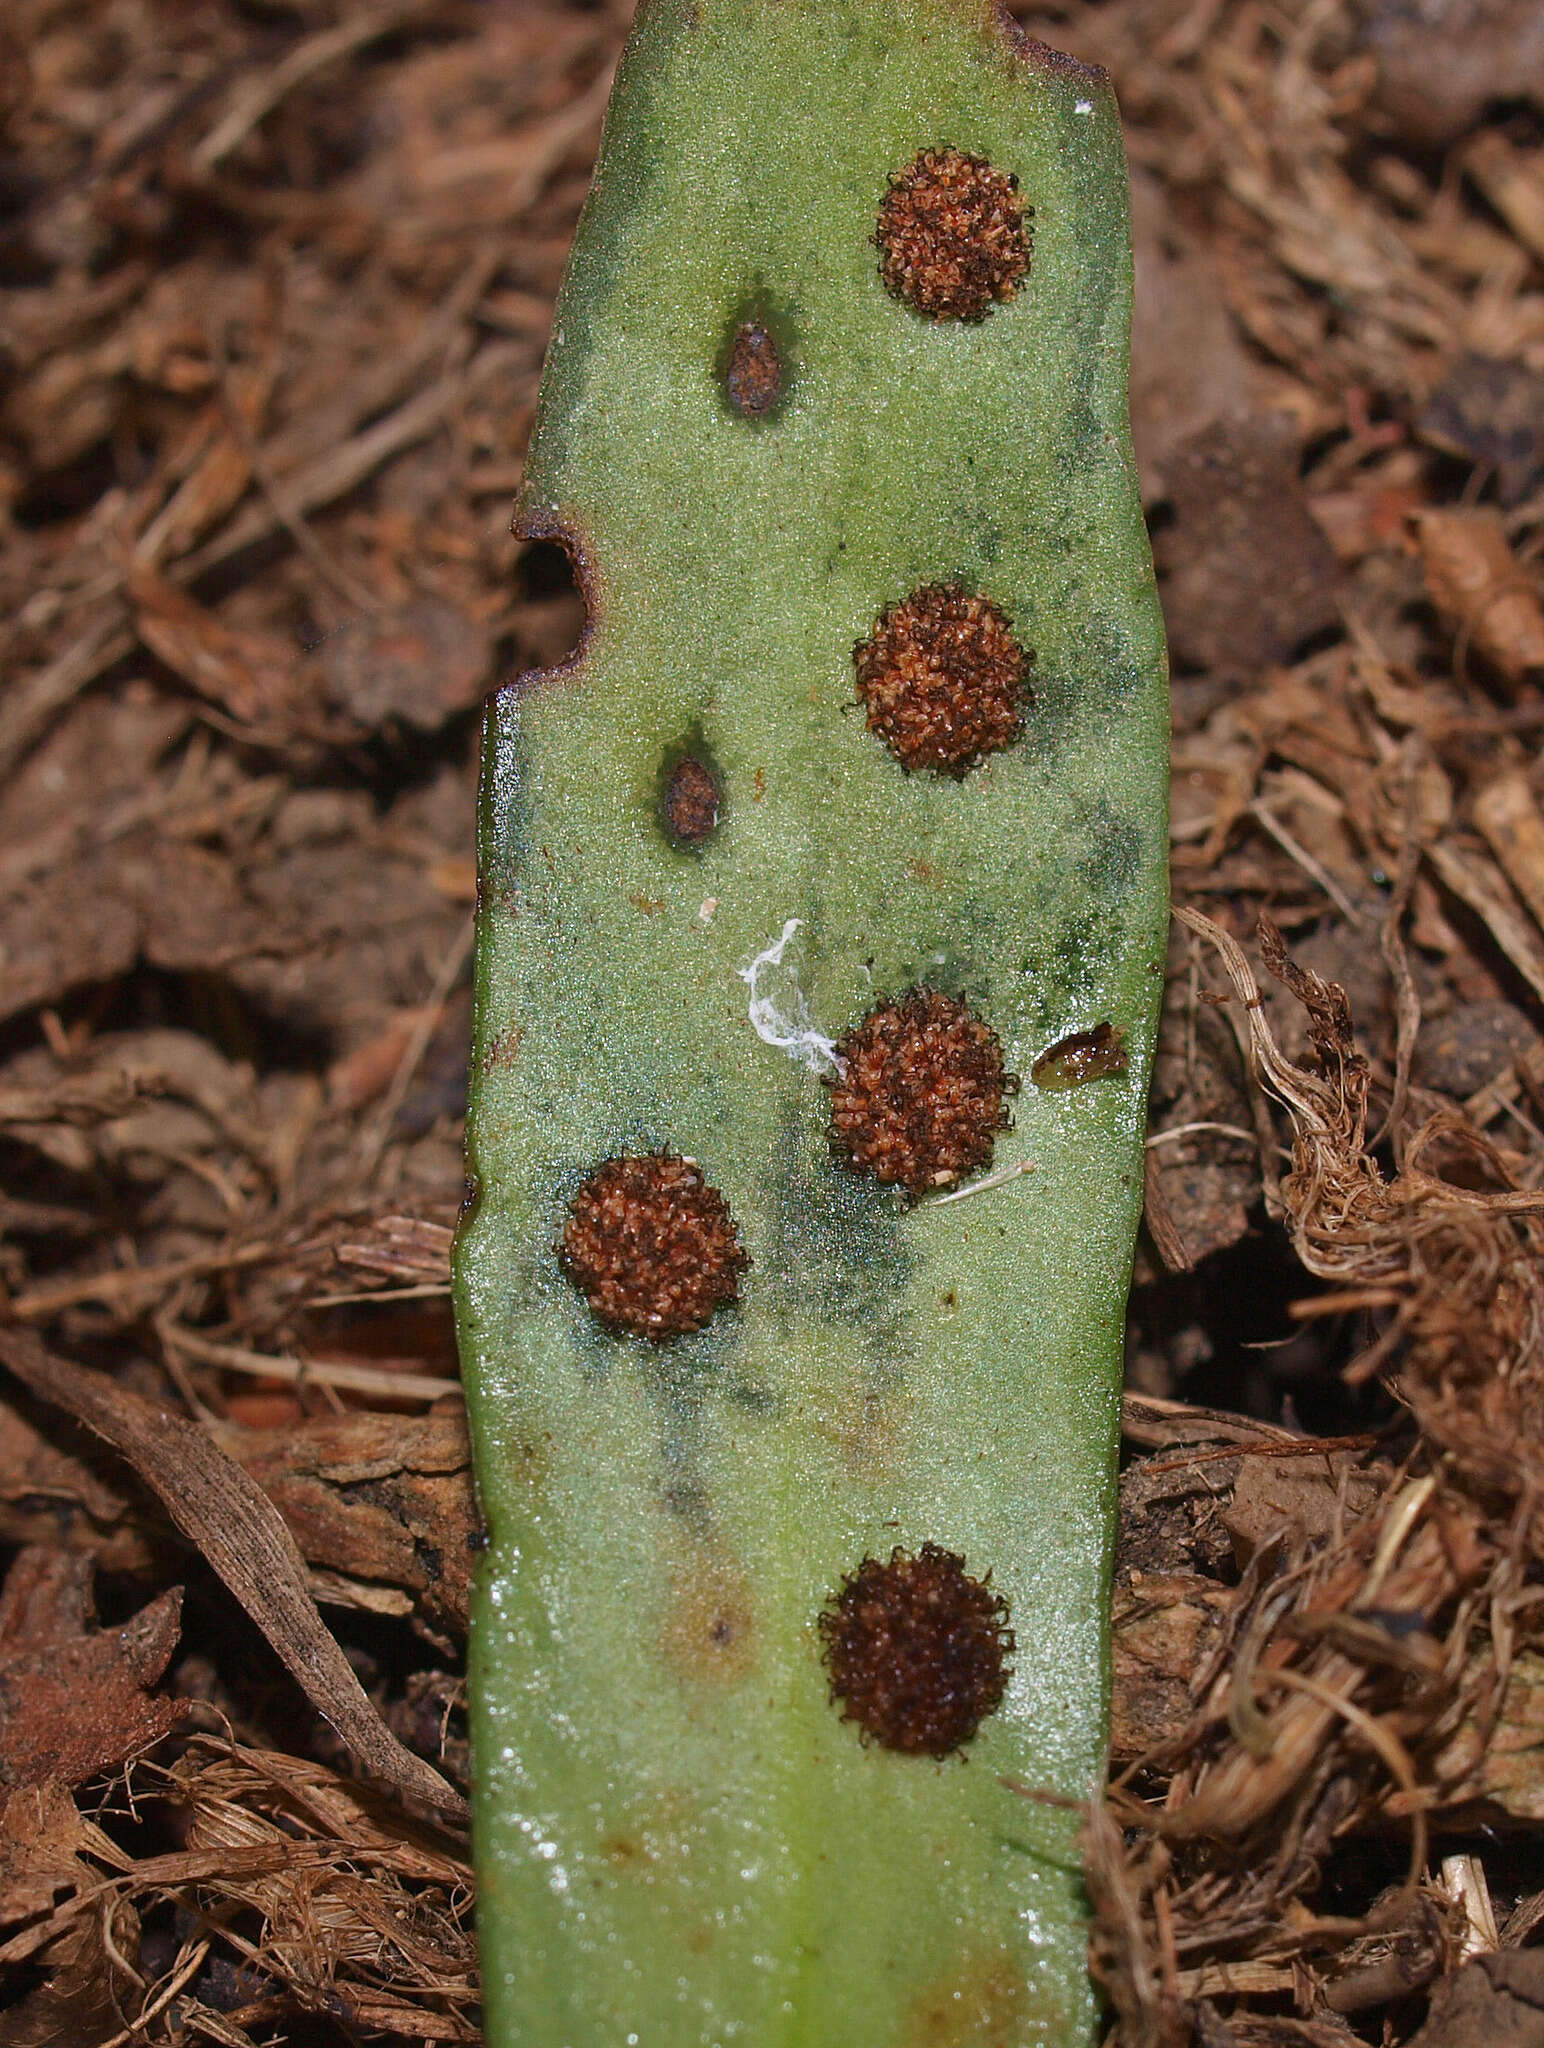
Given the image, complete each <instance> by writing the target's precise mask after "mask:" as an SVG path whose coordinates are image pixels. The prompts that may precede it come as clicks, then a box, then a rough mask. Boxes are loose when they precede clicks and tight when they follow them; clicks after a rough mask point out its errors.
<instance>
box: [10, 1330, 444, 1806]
mask: <svg viewBox="0 0 1544 2048" xmlns="http://www.w3.org/2000/svg"><path fill="white" fill-rule="evenodd" d="M0 1359H3V1360H4V1362H5V1364H6V1365H8V1366H9V1367H10V1369H11V1370H12V1372H14V1373H15V1374H16V1376H17V1378H18V1379H20V1380H21V1381H23V1382H24V1384H25V1385H27V1386H29V1387H30V1388H31V1389H32V1391H33V1392H34V1393H36V1394H40V1395H42V1396H43V1397H44V1399H46V1400H50V1401H55V1402H57V1403H59V1404H60V1405H61V1406H62V1407H64V1408H66V1409H68V1410H69V1412H70V1413H71V1414H73V1415H75V1416H76V1417H78V1419H79V1420H80V1421H82V1422H84V1423H85V1424H86V1425H87V1427H88V1428H90V1429H93V1430H95V1431H96V1433H97V1434H98V1435H99V1436H102V1437H105V1438H106V1439H107V1441H108V1442H109V1443H110V1444H112V1445H113V1446H114V1448H115V1449H117V1450H118V1451H120V1452H121V1453H122V1454H123V1455H124V1456H125V1457H126V1458H127V1459H128V1460H129V1462H130V1463H131V1464H132V1465H133V1466H134V1468H135V1470H136V1471H137V1472H138V1473H139V1475H140V1477H141V1478H142V1479H144V1480H145V1481H146V1483H147V1484H148V1485H149V1486H151V1487H152V1488H153V1489H154V1491H155V1492H156V1493H157V1494H159V1495H160V1497H161V1500H162V1502H163V1503H164V1504H165V1507H166V1509H167V1512H168V1513H169V1514H170V1515H171V1517H172V1519H173V1521H175V1522H176V1524H177V1526H178V1527H179V1528H180V1529H181V1530H182V1532H183V1534H184V1535H185V1536H186V1537H187V1538H188V1540H189V1541H190V1542H191V1543H193V1544H194V1546H195V1547H196V1548H197V1549H198V1550H199V1551H200V1552H201V1553H202V1555H203V1556H204V1557H205V1558H206V1559H207V1561H208V1562H209V1564H210V1565H211V1567H212V1568H213V1569H214V1570H215V1571H216V1572H218V1574H219V1575H220V1577H221V1578H222V1579H223V1580H224V1581H225V1583H226V1585H227V1586H228V1587H229V1588H230V1590H231V1591H232V1592H233V1593H234V1594H235V1595H236V1597H237V1599H239V1600H240V1602H241V1604H242V1606H243V1607H245V1608H246V1610H247V1612H248V1613H249V1614H250V1615H251V1617H252V1619H253V1620H254V1621H255V1622H256V1623H257V1625H258V1627H259V1628H260V1629H262V1631H263V1633H264V1634H265V1635H266V1636H267V1638H268V1640H269V1642H270V1643H272V1645H273V1647H274V1649H275V1650H276V1651H277V1652H278V1654H279V1656H280V1657H281V1658H282V1659H283V1661H284V1662H285V1664H286V1665H287V1666H288V1667H289V1669H290V1671H291V1672H292V1673H293V1674H294V1676H295V1678H296V1679H297V1680H298V1682H299V1683H300V1685H301V1687H302V1688H303V1690H304V1691H305V1693H306V1696H307V1697H308V1698H309V1699H310V1701H311V1703H312V1705H313V1706H315V1708H316V1709H317V1711H318V1712H319V1713H320V1714H321V1715H323V1717H324V1718H325V1719H326V1720H327V1721H329V1722H330V1723H331V1724H332V1726H333V1727H334V1728H336V1729H337V1731H338V1734H339V1735H340V1736H341V1737H342V1739H343V1741H344V1743H345V1744H346V1745H347V1747H348V1749H349V1751H350V1753H351V1754H352V1755H353V1756H354V1757H355V1758H356V1760H357V1761H358V1762H359V1764H360V1765H361V1766H362V1768H363V1769H365V1770H366V1771H368V1772H370V1773H371V1774H372V1775H374V1776H376V1777H379V1778H381V1779H383V1780H385V1781H386V1782H387V1783H388V1784H391V1785H394V1786H395V1787H397V1789H398V1790H399V1791H402V1792H405V1793H408V1794H410V1795H411V1796H412V1797H414V1798H416V1799H421V1800H424V1801H426V1802H427V1803H428V1804H429V1805H431V1806H432V1807H435V1808H436V1809H438V1810H439V1811H441V1812H444V1813H447V1814H450V1815H453V1816H455V1817H456V1818H458V1819H459V1818H460V1817H462V1816H463V1815H464V1812H465V1802H464V1801H463V1800H462V1798H461V1796H460V1794H459V1793H457V1792H453V1791H452V1790H451V1788H450V1787H449V1786H448V1785H447V1784H446V1783H445V1781H444V1779H443V1778H441V1777H440V1775H439V1773H438V1772H437V1771H434V1770H431V1769H430V1767H429V1765H428V1764H426V1763H424V1762H423V1760H422V1759H421V1758H420V1757H416V1756H414V1755H413V1754H412V1753H411V1752H410V1751H409V1750H407V1749H404V1747H403V1746H402V1744H401V1743H400V1742H398V1741H397V1739H396V1737H395V1736H394V1735H392V1734H391V1732H390V1731H389V1730H388V1729H387V1728H386V1726H385V1724H384V1723H383V1722H382V1720H381V1718H380V1715H379V1714H378V1713H377V1711H376V1709H375V1708H374V1707H373V1706H372V1705H371V1704H370V1702H369V1700H368V1699H367V1698H366V1697H365V1693H364V1690H363V1688H362V1687H361V1685H360V1683H359V1680H358V1678H357V1677H356V1676H355V1675H354V1671H353V1668H352V1666H351V1665H350V1664H349V1663H348V1660H347V1659H346V1658H345V1657H344V1655H343V1652H342V1650H341V1649H339V1647H338V1644H337V1642H336V1640H335V1639H334V1638H333V1636H332V1635H331V1634H329V1632H328V1630H327V1628H326V1626H325V1625H324V1623H323V1621H322V1618H321V1616H320V1615H319V1614H318V1613H317V1611H316V1603H315V1602H314V1600H313V1599H312V1598H311V1595H310V1592H309V1591H308V1589H307V1585H306V1568H305V1561H304V1559H303V1558H302V1557H301V1554H300V1551H299V1549H298V1548H297V1546H296V1543H295V1539H294V1537H293V1536H291V1535H290V1533H289V1531H288V1529H287V1528H286V1527H285V1526H284V1522H283V1520H282V1518H281V1517H280V1515H279V1512H278V1510H277V1509H276V1508H275V1507H274V1505H273V1503H272V1502H271V1501H270V1500H269V1499H268V1496H267V1495H266V1494H265V1493H264V1492H263V1491H262V1489H261V1488H260V1487H259V1486H258V1484H257V1482H256V1481H255V1480H254V1479H252V1478H251V1477H250V1476H249V1475H248V1474H247V1473H246V1472H244V1471H243V1470H242V1468H241V1467H240V1466H239V1465H237V1464H236V1463H235V1462H234V1461H233V1460H232V1459H231V1458H230V1457H228V1456H227V1455H226V1453H225V1452H224V1451H222V1450H221V1449H220V1448H219V1446H218V1445H217V1444H216V1443H215V1442H214V1440H213V1439H212V1438H211V1437H210V1436H209V1435H208V1434H207V1432H206V1431H204V1430H202V1429H199V1428H197V1427H196V1426H195V1425H194V1424H192V1423H189V1422H184V1421H183V1420H182V1419H181V1418H180V1417H179V1416H175V1415H169V1414H167V1413H165V1412H164V1411H163V1410H161V1409H158V1408H157V1407H155V1406H154V1404H153V1403H151V1402H149V1401H147V1400H145V1399H143V1397H142V1396H140V1395H138V1394H132V1393H130V1392H129V1391H128V1389H127V1388H124V1387H120V1386H118V1385H117V1384H115V1382H113V1381H112V1380H109V1379H107V1378H106V1377H105V1376H104V1375H102V1374H101V1373H94V1372H88V1371H86V1370H85V1368H83V1367H81V1366H78V1365H75V1364H73V1363H72V1362H71V1361H70V1360H68V1359H65V1358H61V1357H59V1356H58V1355H57V1354H56V1353H53V1352H50V1351H48V1350H47V1349H46V1348H45V1347H44V1345H43V1344H42V1343H41V1342H40V1341H39V1339H38V1338H37V1337H35V1336H34V1335H33V1334H32V1333H31V1332H30V1331H21V1330H0Z"/></svg>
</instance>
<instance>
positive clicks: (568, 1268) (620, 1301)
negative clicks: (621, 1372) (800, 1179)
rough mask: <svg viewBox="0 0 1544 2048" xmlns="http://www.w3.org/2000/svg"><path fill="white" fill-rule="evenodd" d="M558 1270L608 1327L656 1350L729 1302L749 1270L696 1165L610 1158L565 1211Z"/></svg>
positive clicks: (730, 1221)
mask: <svg viewBox="0 0 1544 2048" xmlns="http://www.w3.org/2000/svg"><path fill="white" fill-rule="evenodd" d="M559 1256H560V1257H561V1260H562V1264H563V1270H564V1271H565V1272H566V1273H567V1275H568V1277H569V1279H570V1280H572V1281H573V1283H574V1285H575V1286H576V1287H577V1288H578V1289H579V1292H580V1293H581V1294H582V1295H583V1296H584V1298H585V1300H586V1301H587V1302H588V1303H589V1304H590V1307H591V1308H592V1309H593V1311H594V1312H595V1314H596V1316H597V1317H598V1318H599V1320H600V1321H601V1322H603V1323H604V1324H605V1325H606V1327H607V1328H608V1329H611V1330H629V1331H631V1332H632V1334H633V1335H634V1336H635V1337H649V1338H652V1339H653V1341H654V1342H655V1343H663V1342H664V1341H665V1339H666V1338H668V1337H680V1336H684V1335H685V1334H686V1333H687V1332H688V1331H690V1330H700V1329H701V1328H702V1327H703V1325H704V1324H705V1323H706V1322H708V1320H709V1319H710V1317H711V1316H712V1314H713V1312H714V1310H715V1309H717V1308H720V1307H721V1306H722V1305H723V1304H724V1303H725V1302H726V1301H733V1300H734V1299H735V1296H736V1295H737V1294H738V1292H739V1284H740V1275H741V1273H742V1272H744V1270H745V1268H746V1267H747V1266H748V1265H749V1264H750V1260H749V1258H748V1257H747V1256H746V1254H745V1253H744V1252H743V1251H742V1250H741V1249H740V1239H739V1234H738V1232H737V1231H736V1230H735V1226H734V1218H733V1217H732V1216H731V1215H730V1213H729V1209H728V1205H727V1204H726V1203H725V1201H724V1198H723V1196H722V1195H721V1194H720V1193H719V1192H718V1190H717V1188H710V1187H709V1186H708V1184H707V1182H706V1181H705V1180H704V1179H703V1177H702V1175H701V1173H700V1172H699V1171H698V1169H697V1164H696V1161H695V1160H692V1159H677V1158H676V1157H675V1156H674V1155H673V1154H671V1153H669V1152H656V1153H651V1154H649V1155H648V1156H647V1157H642V1158H639V1157H624V1158H621V1159H608V1160H607V1161H606V1163H605V1165H604V1166H601V1167H599V1168H597V1170H596V1171H595V1172H594V1173H592V1174H591V1175H590V1178H589V1179H588V1180H587V1181H586V1182H585V1184H584V1186H583V1187H582V1188H581V1189H580V1190H579V1192H578V1194H577V1195H575V1197H574V1200H573V1203H572V1206H571V1207H570V1209H569V1212H568V1224H567V1227H566V1228H565V1230H564V1232H563V1243H562V1246H561V1249H560V1254H559Z"/></svg>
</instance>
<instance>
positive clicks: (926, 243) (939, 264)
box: [874, 149, 1034, 320]
mask: <svg viewBox="0 0 1544 2048" xmlns="http://www.w3.org/2000/svg"><path fill="white" fill-rule="evenodd" d="M1033 211H1034V209H1033V208H1032V207H1028V206H1026V205H1025V203H1024V201H1023V200H1022V199H1021V198H1020V197H1019V181H1018V179H1017V178H1015V177H1013V176H1012V175H1011V173H1007V172H1003V171H999V170H997V169H995V168H994V167H993V166H992V165H991V164H989V163H988V162H987V160H986V158H985V157H979V156H967V155H965V154H964V153H963V152H962V151H960V150H958V149H925V150H923V151H922V152H921V154H920V155H919V156H916V157H914V158H913V159H912V161H911V162H910V163H909V164H908V165H907V166H906V168H905V170H903V171H892V173H891V174H890V184H889V190H888V191H887V192H886V193H885V196H884V198H883V199H882V200H881V202H880V206H879V221H878V225H877V226H876V228H875V231H874V246H875V247H876V248H877V249H878V251H879V274H880V276H881V277H882V278H883V280H884V285H885V290H886V291H887V292H889V293H890V294H891V295H892V296H893V297H895V298H898V299H904V300H905V301H906V303H907V304H908V305H909V306H912V307H914V308H915V309H916V311H917V312H919V313H922V314H925V315H926V317H927V318H928V319H930V320H984V319H985V318H986V316H987V314H988V313H989V312H990V311H991V310H992V306H993V304H994V303H995V302H1000V301H1002V300H1004V299H1011V298H1012V297H1013V295H1014V293H1015V292H1016V291H1017V290H1018V287H1019V284H1020V282H1021V280H1022V279H1023V277H1024V275H1025V273H1026V272H1027V271H1028V269H1029V224H1028V216H1029V215H1031V214H1032V213H1033Z"/></svg>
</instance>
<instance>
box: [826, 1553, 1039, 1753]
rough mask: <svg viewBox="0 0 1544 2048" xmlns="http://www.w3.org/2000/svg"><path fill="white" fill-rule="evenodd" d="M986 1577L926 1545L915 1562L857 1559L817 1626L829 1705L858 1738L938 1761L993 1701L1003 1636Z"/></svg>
mask: <svg viewBox="0 0 1544 2048" xmlns="http://www.w3.org/2000/svg"><path fill="white" fill-rule="evenodd" d="M991 1576H992V1575H991V1573H990V1572H988V1573H987V1575H986V1577H985V1578H984V1579H973V1578H971V1576H970V1575H969V1573H968V1572H967V1571H966V1569H965V1560H964V1558H962V1557H956V1556H955V1555H954V1553H953V1552H952V1551H948V1550H944V1549H942V1548H941V1547H940V1546H939V1545H938V1544H936V1543H924V1544H923V1546H922V1548H921V1550H920V1551H918V1553H917V1555H916V1556H915V1557H910V1556H908V1555H907V1553H906V1552H905V1551H904V1550H902V1549H900V1548H899V1547H897V1548H896V1549H895V1550H893V1551H891V1553H890V1562H889V1563H888V1564H881V1563H880V1562H879V1560H878V1559H877V1558H873V1557H867V1558H865V1559H864V1560H863V1562H862V1564H860V1565H859V1567H858V1569H857V1570H856V1571H855V1572H853V1573H852V1574H851V1575H850V1576H849V1577H848V1578H847V1579H845V1580H844V1581H843V1583H842V1588H841V1591H840V1592H839V1593H837V1594H836V1595H835V1597H834V1598H833V1599H832V1600H831V1602H830V1604H829V1605H828V1606H827V1607H826V1608H825V1610H824V1611H823V1612H822V1614H821V1615H820V1618H819V1622H818V1626H819V1629H820V1635H821V1648H822V1650H823V1652H824V1654H825V1660H826V1669H827V1671H828V1672H829V1674H830V1678H831V1697H832V1699H833V1700H840V1701H841V1704H842V1719H843V1720H844V1721H856V1722H857V1724H858V1726H859V1728H860V1729H861V1730H862V1733H863V1736H864V1739H865V1740H868V1739H869V1738H872V1739H873V1740H874V1741H875V1742H878V1743H881V1744H882V1745H883V1746H884V1747H885V1748H886V1749H898V1750H900V1751H902V1752H903V1753H904V1754H905V1755H907V1756H937V1757H943V1756H948V1755H949V1754H950V1753H951V1752H952V1751H953V1750H956V1749H960V1748H962V1747H963V1746H964V1744H966V1743H967V1742H969V1740H970V1739H971V1737H972V1736H973V1735H974V1734H975V1732H976V1730H977V1729H978V1728H979V1727H980V1725H981V1723H982V1722H983V1721H984V1720H985V1719H986V1717H987V1715H988V1714H990V1713H992V1712H993V1711H994V1710H995V1709H996V1708H997V1707H998V1706H999V1705H1000V1704H1001V1701H1002V1696H1003V1692H1004V1690H1005V1688H1006V1686H1007V1682H1008V1675H1009V1673H1008V1663H1007V1660H1008V1658H1009V1657H1010V1656H1011V1655H1012V1653H1013V1633H1012V1631H1011V1630H1010V1629H1009V1628H1008V1626H1007V1621H1008V1604H1007V1602H1006V1601H1005V1600H1004V1599H1003V1598H1002V1596H1001V1594H998V1593H994V1592H993V1591H992V1589H991Z"/></svg>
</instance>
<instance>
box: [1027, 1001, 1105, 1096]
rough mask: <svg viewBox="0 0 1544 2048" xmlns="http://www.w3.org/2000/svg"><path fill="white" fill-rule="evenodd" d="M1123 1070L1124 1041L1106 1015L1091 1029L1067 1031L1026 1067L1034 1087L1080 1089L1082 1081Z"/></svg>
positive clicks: (1097, 1079)
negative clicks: (1063, 1036) (1029, 1066)
mask: <svg viewBox="0 0 1544 2048" xmlns="http://www.w3.org/2000/svg"><path fill="white" fill-rule="evenodd" d="M1125 1071H1126V1041H1125V1039H1124V1038H1123V1037H1122V1036H1121V1034H1120V1033H1119V1032H1118V1031H1117V1030H1116V1028H1115V1026H1114V1025H1113V1024H1112V1023H1111V1022H1110V1021H1109V1019H1108V1018H1105V1019H1103V1020H1102V1021H1101V1022H1100V1023H1098V1024H1096V1025H1095V1026H1094V1028H1093V1029H1092V1030H1091V1031H1069V1032H1068V1033H1067V1035H1066V1037H1065V1038H1058V1039H1057V1041H1056V1043H1055V1044H1054V1045H1049V1046H1047V1047H1046V1049H1045V1051H1044V1052H1043V1053H1041V1055H1040V1057H1039V1058H1038V1059H1037V1060H1036V1061H1035V1063H1034V1065H1033V1066H1032V1067H1031V1068H1030V1070H1029V1078H1030V1079H1031V1080H1032V1081H1033V1082H1034V1084H1035V1086H1036V1087H1037V1088H1045V1089H1050V1090H1053V1091H1055V1090H1060V1089H1064V1088H1081V1087H1082V1085H1083V1083H1084V1082H1085V1081H1102V1080H1103V1079H1104V1078H1105V1076H1106V1075H1108V1074H1124V1073H1125Z"/></svg>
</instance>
